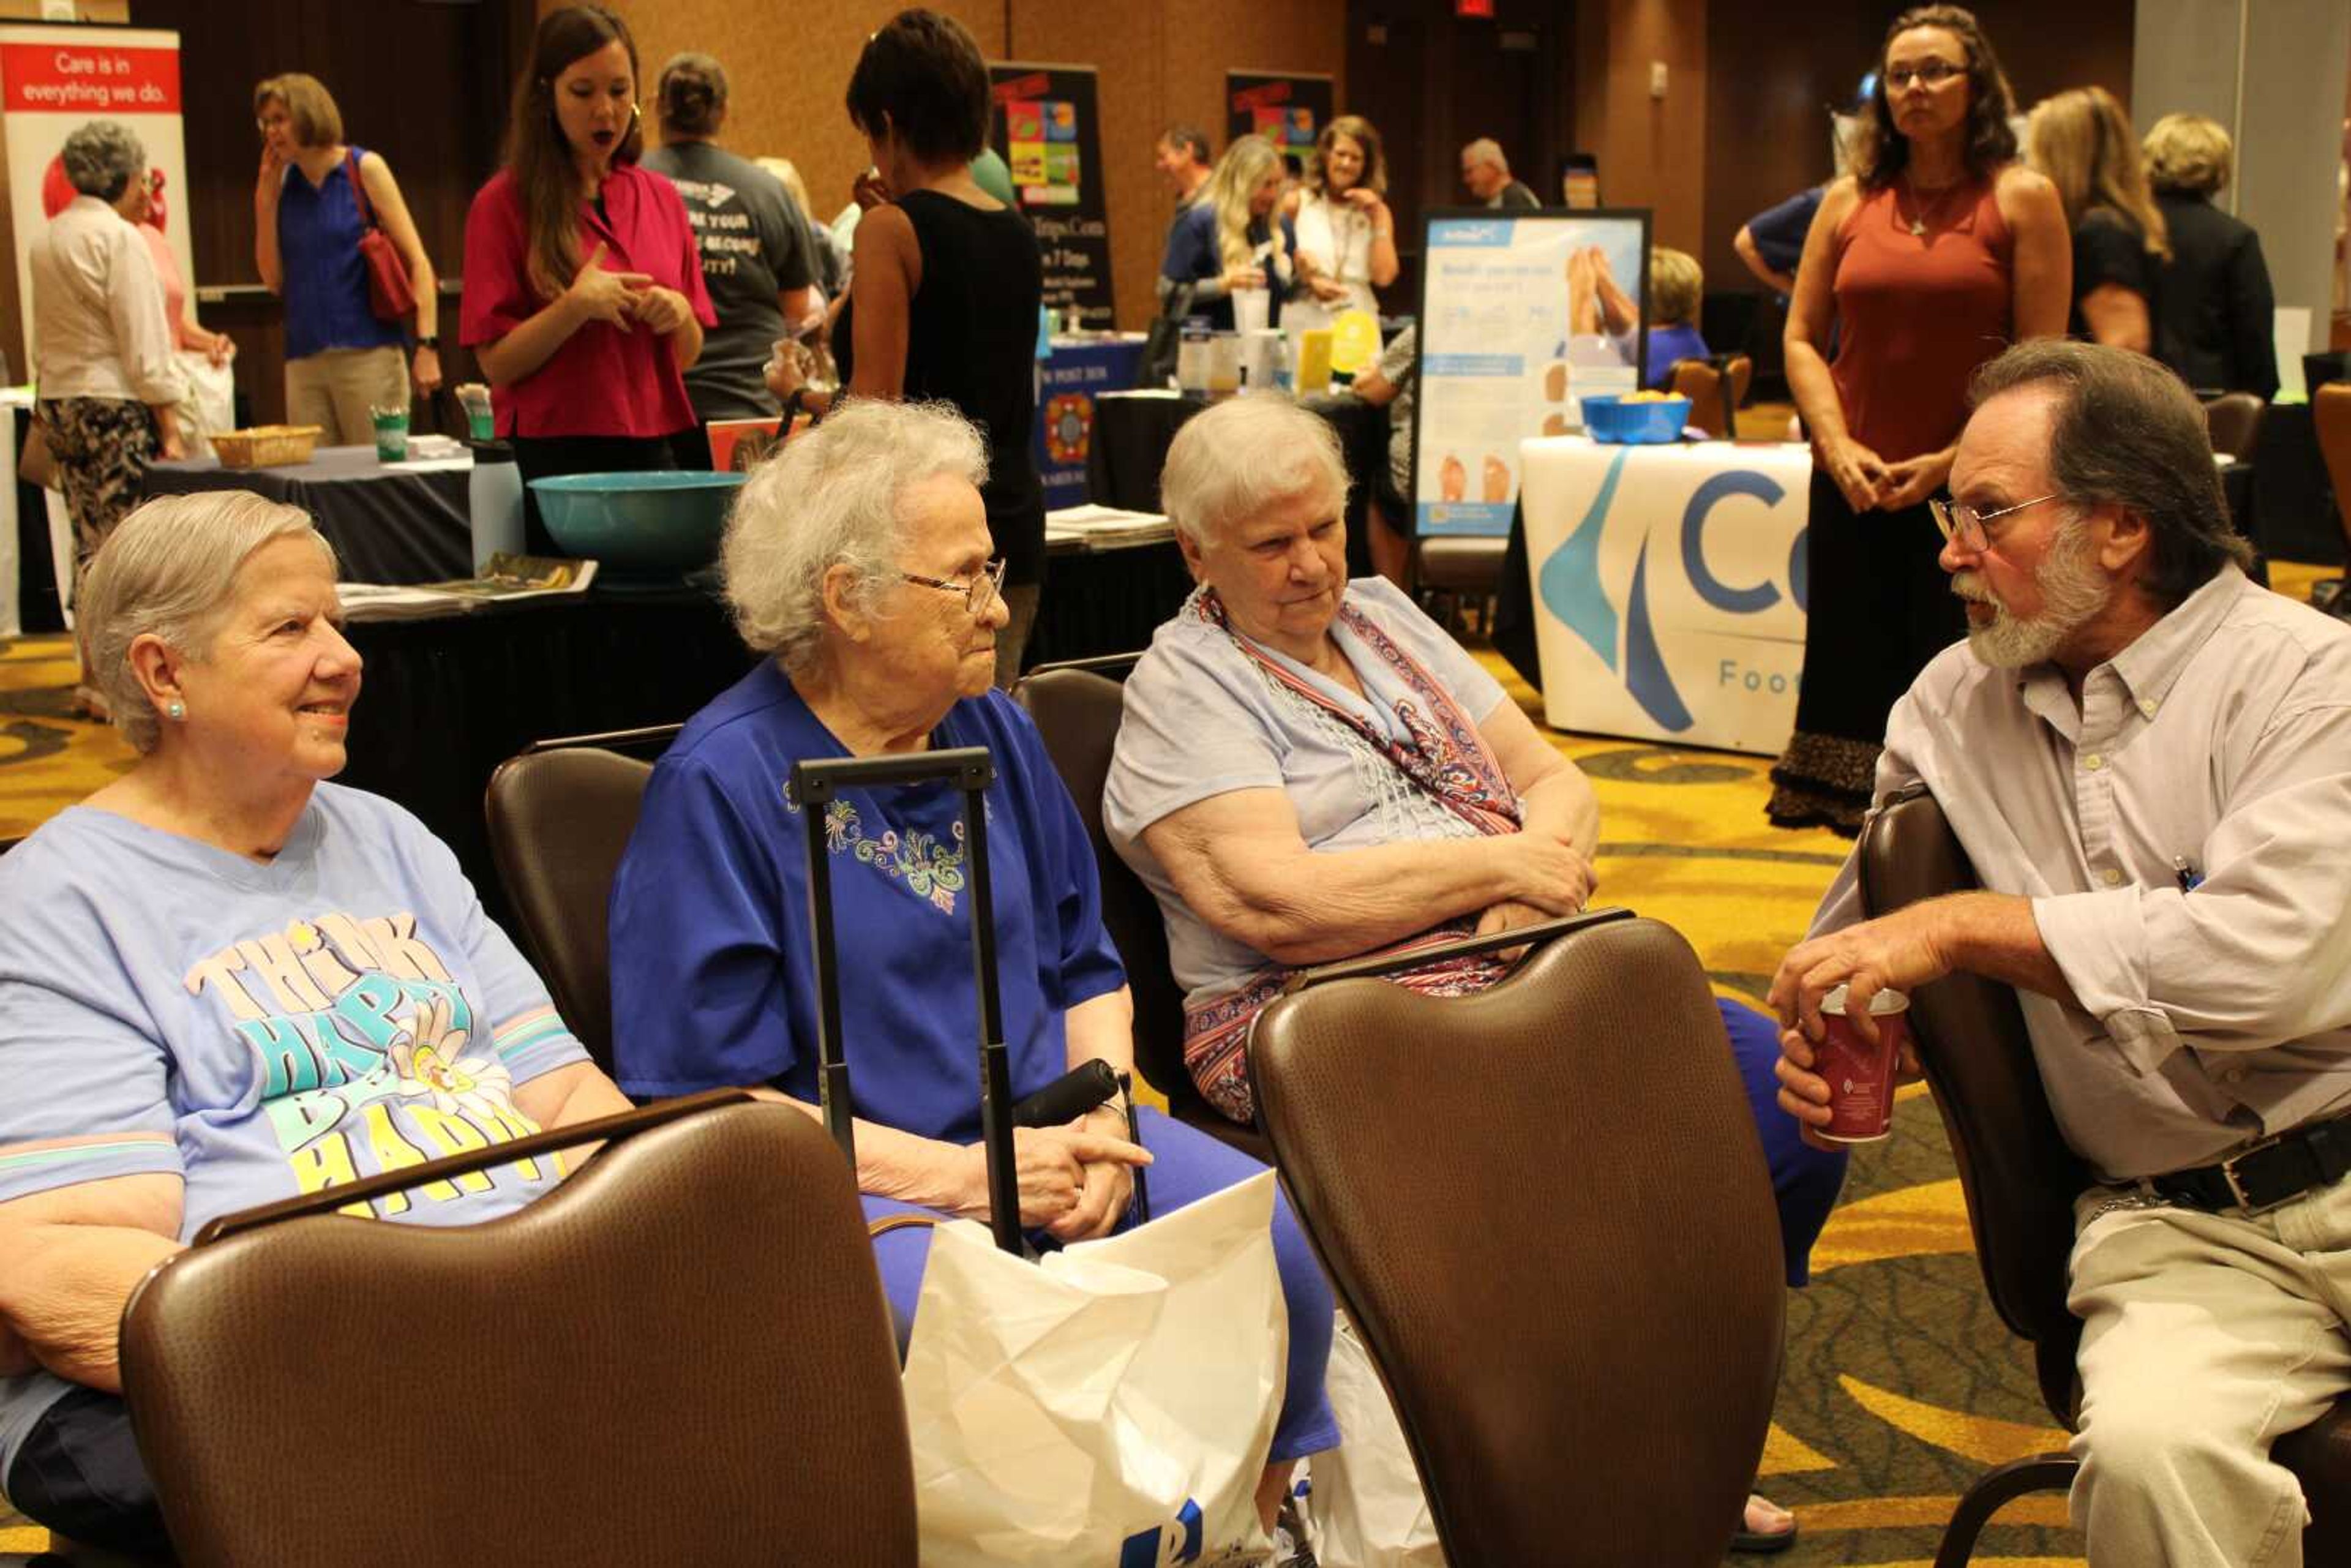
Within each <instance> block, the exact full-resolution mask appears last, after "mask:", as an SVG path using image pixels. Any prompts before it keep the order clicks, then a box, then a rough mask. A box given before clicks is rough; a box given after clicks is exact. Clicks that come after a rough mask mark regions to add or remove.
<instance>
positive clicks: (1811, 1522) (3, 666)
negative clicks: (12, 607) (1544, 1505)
mask: <svg viewBox="0 0 2351 1568" xmlns="http://www.w3.org/2000/svg"><path fill="white" fill-rule="evenodd" d="M2273 570H2275V572H2276V576H2277V586H2278V587H2279V588H2280V589H2281V590H2282V591H2287V592H2291V593H2294V595H2295V596H2296V597H2306V596H2307V594H2308V592H2309V587H2310V584H2311V582H2312V581H2314V580H2316V579H2317V578H2318V577H2320V576H2321V575H2323V574H2322V573H2321V572H2320V571H2319V570H2317V569H2313V568H2295V567H2287V566H2280V567H2277V568H2274V569H2273ZM1481 658H1483V660H1484V662H1485V663H1486V664H1487V666H1488V667H1489V669H1491V670H1492V671H1493V672H1494V674H1496V675H1497V676H1498V677H1499V678H1500V679H1501V680H1502V682H1503V684H1504V685H1505V687H1506V689H1508V690H1509V691H1510V693H1511V695H1513V696H1514V697H1515V698H1516V699H1517V700H1518V701H1519V702H1520V705H1521V706H1524V707H1525V708H1526V709H1527V711H1528V712H1529V713H1530V714H1531V715H1532V716H1534V718H1535V719H1536V722H1537V723H1538V724H1540V723H1541V716H1542V715H1541V703H1540V701H1539V700H1538V698H1537V697H1536V695H1535V694H1534V693H1533V692H1532V691H1531V690H1530V689H1528V687H1527V686H1526V685H1524V684H1523V683H1522V682H1520V681H1519V680H1518V679H1517V678H1516V676H1515V675H1514V674H1511V672H1510V670H1509V669H1508V667H1507V666H1506V665H1504V664H1502V663H1501V661H1500V660H1499V659H1497V658H1495V657H1493V656H1492V655H1490V654H1483V655H1481ZM73 676H74V668H73V663H72V653H71V648H70V645H69V644H68V642H67V641H66V640H65V639H64V638H61V637H46V638H43V637H27V638H18V639H16V640H13V641H0V838H13V837H19V836H22V835H23V834H25V833H27V832H29V831H32V830H33V828H34V827H36V826H37V825H38V824H39V823H40V822H41V821H45V820H47V818H48V817H49V816H51V815H53V814H55V813H56V812H57V810H61V809H62V808H63V807H65V806H66V805H68V804H70V803H71V802H72V801H74V800H78V799H80V798H81V797H82V796H84V795H86V794H88V793H89V791H90V790H91V789H96V788H97V787H98V786H99V785H100V784H102V783H104V782H105V781H106V780H107V779H110V778H112V777H114V776H115V775H117V774H118V773H120V771H121V770H123V769H124V768H127V767H128V766H129V765H130V762H131V752H130V749H129V747H127V746H125V745H124V744H123V742H122V740H121V739H120V737H119V736H117V735H116V734H115V733H114V732H113V731H112V730H110V729H108V728H105V727H101V726H98V725H94V724H89V723H86V722H82V721H78V720H76V719H75V718H73V717H72V716H71V707H70V688H71V686H72V684H73ZM359 722H360V723H362V724H364V723H365V722H366V714H365V710H364V708H362V709H361V711H360V716H359ZM1554 740H1555V743H1556V744H1557V745H1558V747H1559V748H1560V750H1561V751H1562V753H1563V754H1565V755H1566V756H1568V757H1570V758H1573V759H1574V761H1575V762H1576V763H1577V764H1578V765H1579V766H1580V767H1582V768H1583V770H1584V771H1585V773H1586V774H1588V775H1589V776H1590V777H1591V779H1592V780H1593V786H1594V788H1595V789H1597V791H1598V793H1599V797H1600V802H1601V811H1602V819H1601V821H1602V826H1601V845H1600V854H1599V876H1600V890H1599V894H1598V895H1597V902H1599V903H1603V904H1625V905H1627V906H1629V907H1631V908H1633V909H1635V910H1637V911H1639V912H1640V913H1641V914H1643V915H1649V916H1652V917H1655V918H1656V919H1660V920H1663V921H1666V922H1667V923H1668V924H1670V925H1674V926H1676V927H1677V928H1678V929H1679V930H1680V931H1681V932H1683V933H1684V935H1686V936H1687V937H1688V938H1689V940H1690V942H1691V944H1692V946H1695V947H1696V948H1697V950H1698V954H1699V956H1700V958H1701V959H1702V961H1703V962H1704V963H1705V965H1706V967H1707V969H1708V973H1709V975H1710V976H1711V977H1712V978H1713V980H1714V983H1715V986H1716V988H1717V989H1718V990H1719V992H1720V993H1721V994H1723V995H1725V996H1730V997H1737V998H1744V999H1747V1000H1749V1001H1754V1002H1760V1000H1761V996H1762V992H1763V989H1764V988H1765V986H1766V984H1767V983H1768V981H1769V979H1770V977H1771V972H1772V970H1773V969H1774V968H1775V967H1777V965H1778V963H1779V960H1780V956H1781V955H1782V954H1783V953H1785V952H1786V951H1787V949H1788V947H1789V946H1791V945H1792V943H1794V942H1795V941H1796V940H1797V939H1798V938H1799V937H1800V936H1802V933H1803V930H1804V927H1805V925H1806V924H1807V922H1808V921H1809V919H1810V917H1811V915H1812V911H1813V906H1814V904H1816V903H1817V902H1818V900H1819V898H1820V895H1821V893H1822V892H1823V889H1824V888H1825V887H1826V886H1827V884H1828V882H1829V879H1830V877H1831V876H1832V875H1833V874H1834V871H1835V869H1836V867H1837V865H1838V864H1839V863H1840V862H1842V861H1843V860H1844V853H1845V848H1846V846H1845V844H1844V841H1842V840H1840V839H1838V838H1836V837H1835V836H1834V835H1833V834H1830V833H1828V832H1827V831H1820V830H1815V831H1808V832H1784V831H1779V830H1775V829H1773V828H1771V826H1769V825H1768V824H1767V823H1766V822H1765V821H1764V817H1763V801H1764V799H1765V797H1766V796H1767V794H1768V793H1769V786H1768V784H1767V783H1766V780H1765V777H1764V775H1765V770H1766V768H1768V766H1769V764H1768V762H1767V761H1766V760H1765V759H1763V758H1750V757H1738V756H1731V755H1729V754H1725V753H1720V752H1698V751H1682V750H1676V749H1672V748H1669V747H1656V746H1651V745H1647V744H1644V743H1639V742H1631V741H1624V740H1613V739H1602V738H1593V737H1574V736H1564V735H1562V736H1556V737H1554ZM2063 1444H2064V1433H2063V1432H2062V1431H2059V1430H2057V1429H2055V1428H2054V1427H2052V1426H2051V1425H2050V1423H2049V1417H2048V1413H2047V1411H2046V1410H2045V1409H2043V1407H2042V1405H2041V1401H2040V1396H2039V1393H2038V1390H2037V1388H2036V1386H2035V1385H2034V1382H2033V1377H2032V1368H2031V1364H2030V1362H2029V1360H2028V1358H2027V1357H2026V1355H2025V1354H2023V1352H2022V1347H2021V1346H2020V1345H2019V1344H2018V1343H2016V1342H2015V1341H2013V1340H2012V1339H2011V1337H2010V1336H2009V1334H2008V1333H2007V1331H2006V1329H2005V1328H2004V1327H2003V1326H2002V1325H2001V1322H2000V1321H1999V1320H1998V1318H1997V1317H1996V1316H1994V1315H1993V1313H1992V1312H1991V1307H1990V1304H1989V1303H1988V1302H1987V1301H1985V1299H1984V1296H1983V1291H1982V1285H1981V1281H1980V1277H1979V1276H1978V1274H1977V1271H1976V1263H1975V1257H1974V1253H1973V1250H1972V1249H1971V1246H1970V1240H1969V1237H1968V1228H1967V1216H1966V1212H1965V1210H1964V1208H1963V1207H1962V1204H1961V1200H1960V1197H1959V1181H1958V1179H1957V1176H1956V1174H1955V1170H1954V1167H1953V1166H1952V1163H1951V1157H1950V1152H1949V1147H1948V1146H1947V1145H1946V1144H1945V1142H1944V1138H1943V1133H1942V1128H1941V1125H1940V1124H1939V1122H1938V1120H1937V1118H1936V1114H1935V1110H1934V1107H1933V1105H1932V1104H1931V1103H1929V1102H1928V1100H1927V1099H1926V1097H1925V1094H1924V1091H1923V1089H1921V1088H1917V1087H1915V1086H1914V1087H1913V1088H1912V1089H1910V1090H1907V1091H1906V1092H1904V1095H1903V1098H1902V1102H1901V1103H1900V1104H1899V1105H1897V1107H1896V1117H1895V1135H1894V1137H1893V1138H1892V1139H1890V1140H1888V1141H1887V1142H1886V1143H1885V1144H1882V1145H1877V1146H1876V1147H1875V1148H1872V1149H1869V1150H1866V1151H1865V1152H1864V1153H1862V1154H1861V1155H1858V1156H1857V1157H1856V1158H1855V1161H1854V1164H1853V1168H1852V1174H1851V1176H1849V1178H1848V1180H1847V1183H1846V1188H1845V1193H1844V1201H1843V1202H1842V1204H1841V1205H1840V1207H1838V1209H1837V1211H1836V1213H1835V1214H1834V1216H1833V1217H1832V1218H1831V1219H1830V1222H1829V1226H1828V1228H1827V1230H1826V1231H1825V1232H1824V1233H1823V1236H1822V1238H1821V1240H1820V1244H1819V1246H1818V1248H1817V1249H1815V1251H1814V1254H1813V1284H1812V1285H1811V1287H1810V1288H1808V1289H1807V1290H1804V1291H1798V1292H1794V1293H1792V1295H1791V1296H1790V1298H1789V1314H1788V1335H1787V1350H1786V1363H1785V1366H1784V1369H1783V1371H1782V1379H1781V1388H1780V1397H1779V1403H1778V1408H1777V1410H1776V1412H1775V1420H1774V1423H1773V1426H1772V1428H1771V1437H1770V1440H1769V1443H1768V1445H1767V1447H1766V1449H1765V1452H1764V1456H1763V1462H1762V1466H1761V1469H1762V1473H1763V1476H1764V1478H1765V1479H1764V1480H1763V1482H1762V1485H1763V1487H1764V1489H1765V1490H1766V1491H1767V1492H1768V1493H1769V1494H1770V1495H1771V1496H1773V1497H1774V1498H1776V1499H1777V1500H1780V1501H1781V1502H1782V1503H1784V1504H1786V1505H1787V1506H1790V1507H1792V1508H1793V1509H1795V1511H1796V1512H1797V1515H1798V1518H1799V1520H1800V1521H1801V1527H1802V1537H1801V1539H1800V1541H1799V1542H1798V1543H1797V1545H1796V1546H1795V1548H1794V1549H1793V1550H1792V1551H1791V1552H1786V1553H1784V1554H1782V1555H1781V1556H1779V1557H1776V1558H1772V1559H1769V1561H1771V1562H1773V1563H1779V1564H1784V1565H1786V1568H1826V1565H1828V1564H1842V1565H1855V1568H1859V1565H1867V1568H1928V1563H1930V1562H1931V1560H1932V1558H1933V1556H1934V1552H1935V1547H1936V1543H1937V1542H1938V1539H1939V1537H1940V1534H1941V1531H1942V1526H1943V1523H1944V1521H1946V1520H1947V1519H1948V1518H1949V1514H1950V1511H1951V1509H1952V1506H1953V1505H1954V1503H1955V1502H1956V1501H1957V1500H1958V1497H1959V1493H1961V1492H1963V1491H1964V1490H1966V1489H1967V1487H1968V1485H1969V1484H1970V1482H1971V1481H1972V1480H1973V1479H1975V1478H1976V1477H1977V1476H1979V1475H1980V1474H1981V1473H1982V1471H1983V1470H1985V1469H1988V1468H1990V1467H1991V1466H1992V1465H1996V1464H2000V1463H2002V1462H2004V1461H2006V1460H2008V1459H2011V1458H2018V1457H2021V1456H2022V1455H2026V1454H2032V1453H2039V1452H2043V1451H2045V1450H2048V1449H2051V1448H2060V1447H2062V1446H2063ZM1570 1462H1572V1460H1571V1461H1570ZM46 1540H47V1538H46V1536H45V1535H44V1534H43V1532H41V1531H37V1530H34V1529H31V1528H28V1527H26V1526H25V1525H24V1522H23V1521H22V1520H21V1519H19V1518H17V1517H16V1516H15V1515H12V1514H10V1513H8V1512H7V1511H6V1510H5V1504H0V1552H35V1551H38V1550H40V1548H41V1547H42V1546H43V1545H44V1544H46ZM1980 1546H1981V1553H1982V1554H1981V1555H1980V1556H1979V1557H1978V1558H1977V1559H1976V1562H1977V1563H1978V1564H1980V1568H2081V1562H2082V1559H2081V1550H2082V1548H2081V1542H2080V1538H2079V1537H2078V1536H2077V1535H2076V1534H2075V1533H2074V1532H2073V1531H2071V1530H2070V1529H2069V1528H2067V1526H2066V1523H2065V1506H2064V1499H2063V1498H2062V1497H2056V1496H2047V1497H2030V1498H2025V1499H2022V1500H2019V1501H2017V1502H2015V1503H2013V1504H2011V1506H2010V1507H2009V1508H2008V1509H2007V1510H2006V1511H2003V1512H2002V1513H2001V1516H2000V1517H1999V1518H1998V1519H1997V1520H1995V1521H1994V1522H1993V1523H1992V1525H1991V1528H1990V1529H1989V1530H1988V1531H1986V1532H1985V1535H1984V1538H1983V1540H1982V1542H1981V1543H1980ZM1732 1561H1733V1562H1739V1563H1761V1562H1763V1561H1766V1560H1765V1559H1760V1558H1735V1559H1732Z"/></svg>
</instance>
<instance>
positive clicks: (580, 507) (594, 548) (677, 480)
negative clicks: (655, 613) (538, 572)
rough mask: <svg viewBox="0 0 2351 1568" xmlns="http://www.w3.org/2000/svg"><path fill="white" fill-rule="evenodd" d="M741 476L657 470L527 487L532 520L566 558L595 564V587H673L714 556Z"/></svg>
mask: <svg viewBox="0 0 2351 1568" xmlns="http://www.w3.org/2000/svg"><path fill="white" fill-rule="evenodd" d="M747 477H748V476H747V475H743V474H705V473H701V472H699V471H690V470H684V469H656V470H653V471H651V472H648V473H643V474H566V475H563V476H559V477H558V478H553V479H533V480H532V481H531V482H530V487H531V489H532V491H533V492H534V493H535V494H537V496H538V515H539V517H541V518H542V519H544V520H545V522H546V524H547V531H548V532H549V534H551V535H553V536H554V538H555V545H556V548H557V549H559V550H561V551H562V552H563V553H564V554H565V555H567V556H570V557H573V558H575V559H582V560H592V561H595V562H596V563H597V577H596V580H597V581H598V582H599V583H601V582H603V581H604V580H605V579H606V577H608V576H611V577H618V578H621V579H623V580H629V579H633V580H638V581H647V580H676V579H678V578H680V577H683V576H684V575H685V574H686V573H687V572H690V571H697V570H701V569H702V568H703V567H705V566H708V565H709V564H710V563H711V561H712V560H714V559H716V557H717V555H718V540H719V538H720V537H721V536H722V535H724V534H725V533H726V514H727V511H728V510H729V509H730V508H731V507H733V506H734V505H735V492H737V490H739V489H741V488H742V487H743V482H744V480H745V479H746V478H747Z"/></svg>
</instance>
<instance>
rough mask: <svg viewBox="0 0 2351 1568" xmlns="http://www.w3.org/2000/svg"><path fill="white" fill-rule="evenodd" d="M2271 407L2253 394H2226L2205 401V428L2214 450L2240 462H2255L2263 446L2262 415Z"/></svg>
mask: <svg viewBox="0 0 2351 1568" xmlns="http://www.w3.org/2000/svg"><path fill="white" fill-rule="evenodd" d="M2269 411H2270V405H2269V404H2268V403H2267V402H2263V401H2262V399H2260V398H2257V397H2255V396H2254V395H2253V394H2252V393H2251V392H2222V393H2220V395H2219V396H2218V397H2210V398H2206V399H2205V400H2204V428H2205V430H2206V431H2207V432H2208V433H2210V435H2211V437H2212V450H2213V451H2215V452H2220V453H2225V454H2227V455H2228V456H2229V457H2230V458H2231V459H2232V460H2234V461H2236V462H2239V463H2251V462H2252V460H2253V453H2254V452H2255V451H2256V450H2257V449H2258V448H2259V447H2260V445H2261V444H2262V415H2263V414H2265V413H2269Z"/></svg>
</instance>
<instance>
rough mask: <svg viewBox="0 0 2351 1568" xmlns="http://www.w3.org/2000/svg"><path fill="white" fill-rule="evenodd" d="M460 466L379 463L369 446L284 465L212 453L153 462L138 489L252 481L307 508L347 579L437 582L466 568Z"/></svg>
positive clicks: (246, 485) (170, 490)
mask: <svg viewBox="0 0 2351 1568" xmlns="http://www.w3.org/2000/svg"><path fill="white" fill-rule="evenodd" d="M471 478H472V476H471V475H470V473H469V472H468V471H467V470H465V469H463V468H428V469H423V470H418V469H410V468H387V467H385V466H384V465H382V464H381V463H379V462H377V461H376V455H375V448H374V447H372V446H326V447H321V448H319V451H318V452H317V453H316V454H314V455H312V457H311V459H310V461H309V462H308V463H304V464H299V465H289V466H287V467H282V468H223V467H222V466H221V465H219V463H217V462H215V461H214V459H212V458H209V457H205V458H197V459H193V460H190V461H185V462H177V463H156V464H153V465H150V466H149V468H148V470H147V477H146V480H145V482H144V484H143V485H142V486H141V494H142V495H143V496H177V495H186V494H188V493H190V492H192V491H197V490H251V491H254V492H256V494H259V495H263V496H266V497H269V498H270V499H271V500H273V501H283V502H285V503H286V504H287V505H288V506H293V507H301V508H302V509H303V510H304V511H306V512H308V513H309V514H310V516H311V517H312V518H314V519H315V520H316V521H317V523H318V525H319V532H320V533H322V534H324V535H326V536H327V542H328V543H329V544H331V545H333V546H334V547H335V555H336V557H337V559H340V561H341V563H342V575H343V579H344V580H345V581H348V582H443V581H446V580H449V579H451V578H456V577H467V576H470V575H472V573H473V570H474V542H473V528H472V525H471V523H470V521H469V520H468V519H469V518H470V517H471V509H470V507H468V505H467V503H466V498H465V490H466V486H467V485H468V484H469V483H470V482H471Z"/></svg>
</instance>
